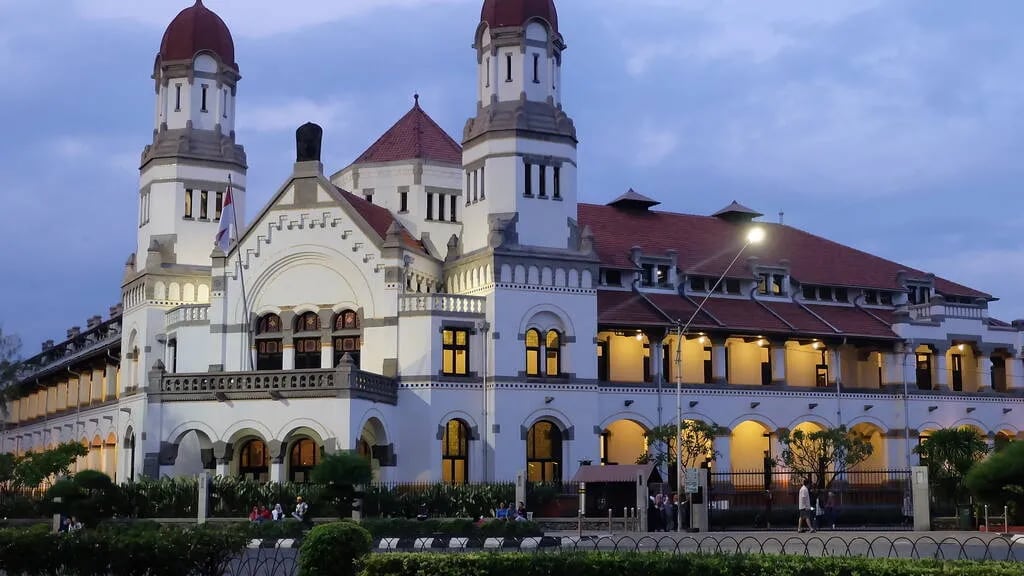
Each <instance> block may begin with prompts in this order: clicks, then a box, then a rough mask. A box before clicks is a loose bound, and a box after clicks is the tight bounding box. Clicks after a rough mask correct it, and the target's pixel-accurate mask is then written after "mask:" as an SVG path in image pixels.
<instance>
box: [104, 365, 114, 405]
mask: <svg viewBox="0 0 1024 576" xmlns="http://www.w3.org/2000/svg"><path fill="white" fill-rule="evenodd" d="M103 397H104V398H106V399H108V400H109V399H112V398H116V397H117V366H114V365H113V364H107V374H106V377H105V378H104V379H103Z"/></svg>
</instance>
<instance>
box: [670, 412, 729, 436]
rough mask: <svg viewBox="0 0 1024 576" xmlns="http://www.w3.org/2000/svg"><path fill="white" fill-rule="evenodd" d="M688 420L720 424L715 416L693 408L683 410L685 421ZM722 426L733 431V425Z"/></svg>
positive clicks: (714, 424)
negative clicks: (695, 410)
mask: <svg viewBox="0 0 1024 576" xmlns="http://www.w3.org/2000/svg"><path fill="white" fill-rule="evenodd" d="M686 420H694V421H698V422H703V423H705V424H708V425H712V426H719V424H718V422H715V419H714V418H712V417H710V416H708V415H707V414H705V413H703V412H694V411H692V410H690V411H684V412H683V421H686ZM670 423H671V422H670ZM722 428H726V429H727V430H729V431H730V432H732V427H731V426H730V427H726V426H722Z"/></svg>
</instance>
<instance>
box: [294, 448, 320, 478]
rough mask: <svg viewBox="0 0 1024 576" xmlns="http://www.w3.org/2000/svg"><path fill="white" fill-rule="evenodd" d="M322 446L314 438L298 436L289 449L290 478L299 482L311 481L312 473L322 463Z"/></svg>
mask: <svg viewBox="0 0 1024 576" xmlns="http://www.w3.org/2000/svg"><path fill="white" fill-rule="evenodd" d="M320 452H321V448H320V447H319V446H317V443H316V442H315V441H314V440H313V439H312V438H297V439H296V440H295V441H293V442H292V443H291V447H290V448H289V449H288V480H290V481H292V482H296V483H298V484H304V483H306V482H309V481H310V477H309V475H310V473H311V472H313V468H316V465H317V464H319V463H320V457H321V454H320Z"/></svg>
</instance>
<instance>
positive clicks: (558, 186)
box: [551, 166, 562, 200]
mask: <svg viewBox="0 0 1024 576" xmlns="http://www.w3.org/2000/svg"><path fill="white" fill-rule="evenodd" d="M551 170H552V171H553V172H554V174H553V176H554V177H555V189H554V190H553V193H554V194H553V197H554V198H555V199H556V200H561V198H562V167H561V166H555V167H553V168H552V169H551Z"/></svg>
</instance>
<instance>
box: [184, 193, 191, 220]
mask: <svg viewBox="0 0 1024 576" xmlns="http://www.w3.org/2000/svg"><path fill="white" fill-rule="evenodd" d="M191 217H192V189H191V188H186V189H185V218H191Z"/></svg>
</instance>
